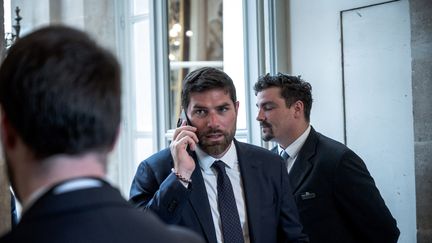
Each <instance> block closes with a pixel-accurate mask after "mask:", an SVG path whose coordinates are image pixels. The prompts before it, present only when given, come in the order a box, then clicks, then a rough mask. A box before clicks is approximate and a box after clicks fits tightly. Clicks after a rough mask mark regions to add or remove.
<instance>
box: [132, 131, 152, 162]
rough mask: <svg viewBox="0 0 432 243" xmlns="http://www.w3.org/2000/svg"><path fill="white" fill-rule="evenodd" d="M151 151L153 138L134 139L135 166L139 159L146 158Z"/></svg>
mask: <svg viewBox="0 0 432 243" xmlns="http://www.w3.org/2000/svg"><path fill="white" fill-rule="evenodd" d="M153 153H154V151H153V140H152V139H151V138H138V139H136V140H135V163H136V168H137V167H138V165H139V163H141V161H143V160H145V159H147V158H148V157H149V156H150V155H152V154H153Z"/></svg>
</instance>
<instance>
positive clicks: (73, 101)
mask: <svg viewBox="0 0 432 243" xmlns="http://www.w3.org/2000/svg"><path fill="white" fill-rule="evenodd" d="M0 104H1V106H2V107H3V110H4V112H5V114H6V115H7V117H8V119H9V121H10V123H11V125H12V126H13V127H14V128H15V129H16V131H17V133H18V134H19V136H20V137H21V138H22V139H23V141H24V143H25V144H26V145H27V146H28V147H29V148H30V149H31V150H32V151H33V153H34V155H35V156H36V157H37V158H39V159H42V158H45V157H48V156H51V155H55V154H60V153H64V154H69V155H76V154H80V153H83V152H87V151H100V152H103V151H107V150H109V149H110V148H112V146H113V145H114V143H115V140H116V138H117V133H118V126H119V124H120V118H121V81H120V66H119V64H118V62H117V60H116V58H115V57H114V56H113V55H112V54H111V53H110V52H108V51H107V50H105V49H103V48H101V47H100V46H98V45H97V44H96V43H95V42H94V41H93V40H92V39H91V38H90V37H89V36H88V35H87V34H85V33H84V32H82V31H79V30H76V29H73V28H69V27H64V26H50V27H45V28H42V29H39V30H37V31H35V32H33V33H31V34H29V35H27V36H25V37H23V38H21V39H19V40H18V41H17V42H16V43H15V44H14V46H12V47H11V49H10V50H9V52H8V54H7V57H6V59H5V60H4V62H3V64H2V66H1V68H0Z"/></svg>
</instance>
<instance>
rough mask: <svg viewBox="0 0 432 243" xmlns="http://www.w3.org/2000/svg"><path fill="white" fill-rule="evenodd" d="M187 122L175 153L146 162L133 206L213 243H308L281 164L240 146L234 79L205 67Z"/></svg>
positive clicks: (192, 83) (193, 76)
mask: <svg viewBox="0 0 432 243" xmlns="http://www.w3.org/2000/svg"><path fill="white" fill-rule="evenodd" d="M182 107H183V109H184V112H185V116H186V117H187V119H186V121H183V122H182V124H181V126H180V127H178V128H177V129H176V130H175V132H174V136H173V141H172V142H171V144H170V148H167V149H165V150H162V151H160V152H158V153H156V154H154V155H152V156H151V157H149V158H148V159H146V160H144V161H143V162H141V164H140V165H139V167H138V170H137V172H136V175H135V178H134V180H133V182H132V187H131V191H130V201H131V202H133V203H134V204H136V205H137V206H138V207H140V208H143V209H150V210H152V211H153V212H155V213H156V214H157V215H159V217H160V218H161V219H162V220H164V221H165V222H167V223H169V224H177V225H181V226H185V227H187V228H189V229H192V230H193V231H195V232H197V233H199V234H200V235H202V236H203V237H204V239H205V240H206V241H207V242H211V243H216V242H224V243H230V242H232V243H239V242H266V243H267V242H270V243H271V242H308V238H307V236H306V235H305V234H303V227H302V225H301V224H300V223H299V216H298V212H297V208H296V205H295V203H294V200H293V197H292V193H291V188H290V185H289V180H288V175H287V171H286V169H285V168H284V167H283V161H282V159H281V158H280V157H279V156H278V155H276V154H274V153H271V152H270V151H268V150H266V149H263V148H260V147H257V146H254V145H250V144H246V143H241V142H239V141H237V140H236V139H235V138H234V135H235V131H236V122H237V114H238V108H239V102H238V101H237V98H236V91H235V87H234V84H233V81H232V80H231V78H230V77H229V76H228V75H227V74H226V73H224V72H222V71H220V70H218V69H215V68H209V67H204V68H200V69H197V70H195V71H193V72H191V73H189V74H188V75H187V76H186V77H185V80H184V86H183V90H182Z"/></svg>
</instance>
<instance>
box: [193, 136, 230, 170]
mask: <svg viewBox="0 0 432 243" xmlns="http://www.w3.org/2000/svg"><path fill="white" fill-rule="evenodd" d="M195 153H196V155H197V158H198V163H199V165H200V166H201V169H202V170H203V171H204V172H205V173H207V174H213V172H212V170H211V166H212V164H213V163H214V162H215V161H216V160H222V161H223V162H224V163H225V164H226V165H227V166H228V167H230V168H235V165H236V164H238V158H237V150H236V147H235V145H234V141H231V144H230V147H229V149H228V151H227V152H226V153H225V154H224V155H223V156H222V157H221V158H214V157H212V156H210V155H208V154H207V153H206V152H204V151H203V150H202V149H201V148H200V147H199V146H197V147H196V149H195Z"/></svg>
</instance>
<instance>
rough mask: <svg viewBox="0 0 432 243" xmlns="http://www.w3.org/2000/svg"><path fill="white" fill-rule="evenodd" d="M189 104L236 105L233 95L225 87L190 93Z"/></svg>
mask: <svg viewBox="0 0 432 243" xmlns="http://www.w3.org/2000/svg"><path fill="white" fill-rule="evenodd" d="M189 97H190V101H189V106H190V107H194V106H205V107H212V106H221V105H226V104H230V105H231V104H232V105H234V103H233V101H232V100H231V96H230V94H229V92H228V91H227V90H224V89H211V90H206V91H202V92H192V93H190V96H189Z"/></svg>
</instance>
